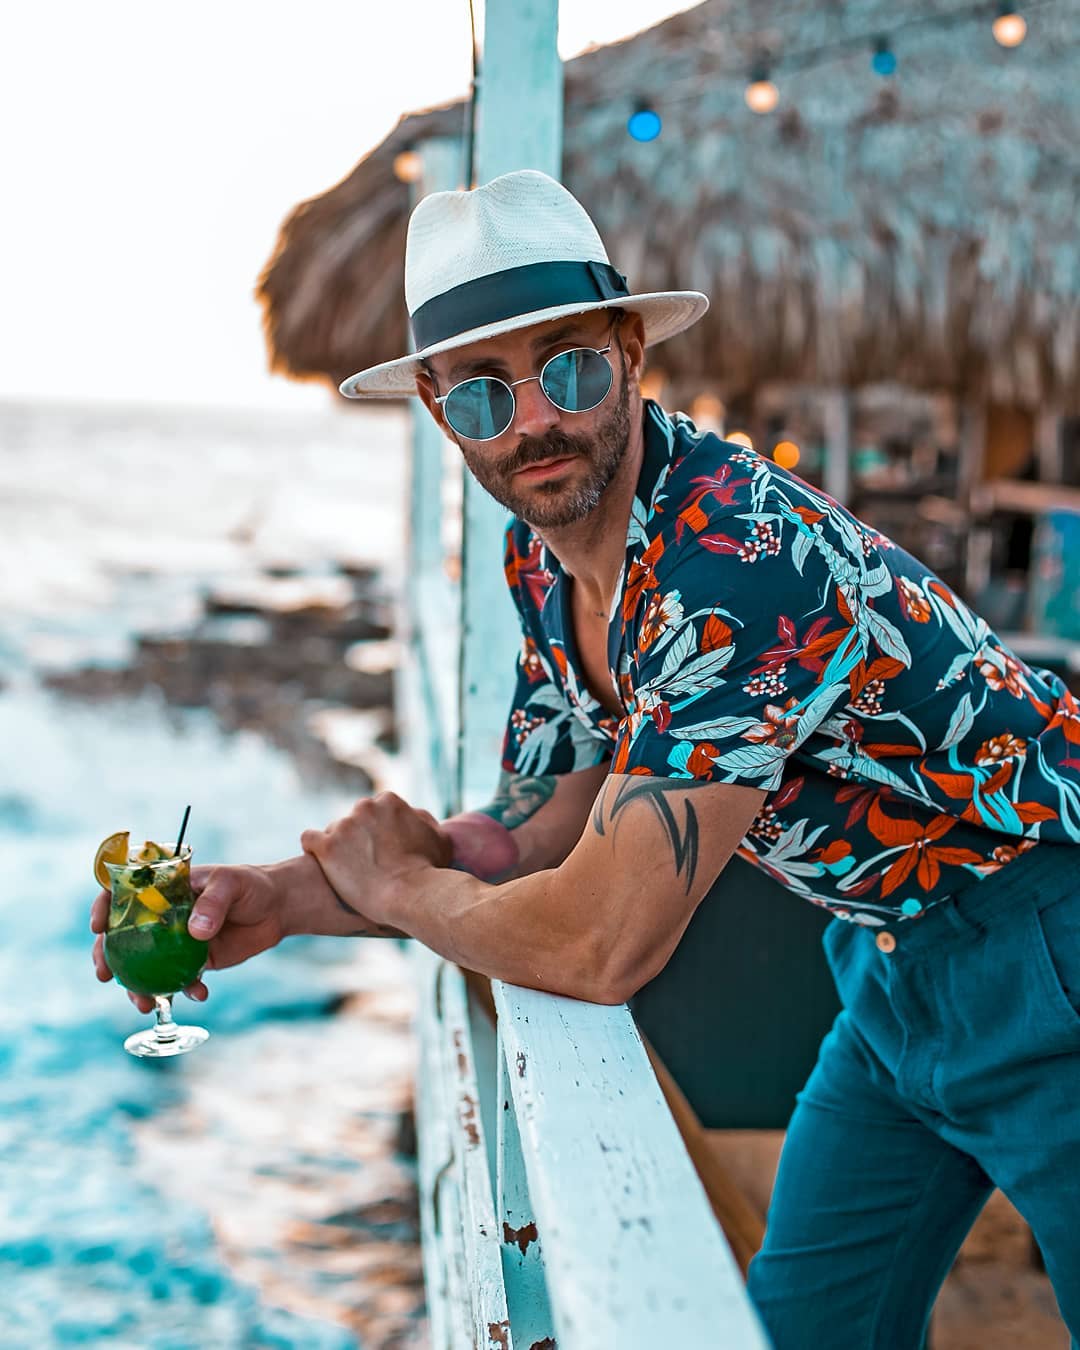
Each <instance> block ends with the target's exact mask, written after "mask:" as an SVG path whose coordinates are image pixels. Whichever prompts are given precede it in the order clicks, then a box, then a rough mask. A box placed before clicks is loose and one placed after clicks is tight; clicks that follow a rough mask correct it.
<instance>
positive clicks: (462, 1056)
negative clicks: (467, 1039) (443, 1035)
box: [454, 1027, 469, 1077]
mask: <svg viewBox="0 0 1080 1350" xmlns="http://www.w3.org/2000/svg"><path fill="white" fill-rule="evenodd" d="M461 1041H462V1031H461V1028H460V1027H455V1028H454V1049H455V1050H456V1051H457V1067H458V1073H459V1074H461V1076H462V1077H464V1076H465V1075H466V1074H467V1073H468V1072H469V1057H468V1056H467V1055H466V1053H465V1051H464V1049H463V1048H462V1044H461Z"/></svg>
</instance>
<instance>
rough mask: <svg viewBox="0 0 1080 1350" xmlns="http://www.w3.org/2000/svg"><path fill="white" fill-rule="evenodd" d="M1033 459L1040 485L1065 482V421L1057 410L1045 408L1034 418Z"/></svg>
mask: <svg viewBox="0 0 1080 1350" xmlns="http://www.w3.org/2000/svg"><path fill="white" fill-rule="evenodd" d="M1035 459H1036V462H1037V464H1038V466H1039V482H1040V483H1063V482H1064V481H1065V419H1064V418H1063V417H1062V415H1061V412H1060V410H1059V409H1057V408H1047V409H1045V410H1044V411H1043V412H1041V413H1040V414H1039V415H1038V417H1037V418H1036V421H1035Z"/></svg>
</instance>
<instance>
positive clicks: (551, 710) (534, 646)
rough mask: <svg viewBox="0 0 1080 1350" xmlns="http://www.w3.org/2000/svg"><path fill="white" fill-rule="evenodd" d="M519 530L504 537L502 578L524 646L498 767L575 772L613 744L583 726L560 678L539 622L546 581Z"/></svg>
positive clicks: (604, 755) (607, 753)
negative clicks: (512, 604) (513, 608)
mask: <svg viewBox="0 0 1080 1350" xmlns="http://www.w3.org/2000/svg"><path fill="white" fill-rule="evenodd" d="M519 528H520V527H519V526H517V525H516V524H515V525H513V526H511V528H510V529H509V530H508V531H507V535H506V560H505V561H506V577H507V582H508V584H509V586H510V594H511V596H512V597H513V600H514V604H515V606H516V608H517V611H518V615H519V617H520V618H521V625H522V642H521V648H520V651H519V652H518V658H517V662H516V664H515V676H514V694H513V698H512V700H511V704H510V715H509V717H508V718H507V723H506V734H505V736H504V737H503V750H502V767H503V769H505V770H506V771H507V772H508V773H520V774H530V775H541V774H564V773H573V772H575V771H576V770H578V769H588V768H591V767H592V766H593V765H595V764H601V763H603V762H604V761H605V760H607V759H610V758H611V753H612V745H611V741H610V740H609V739H608V738H607V737H602V736H599V735H598V734H597V732H596V731H594V730H592V729H591V728H590V727H588V726H586V725H585V724H584V723H583V721H582V719H581V718H580V716H579V715H578V713H577V711H576V710H575V709H574V707H573V705H572V704H571V702H570V700H569V698H568V696H567V694H566V690H565V687H564V685H563V683H562V681H561V679H560V678H559V674H560V672H559V671H558V669H557V667H556V664H555V656H554V653H553V651H552V649H551V646H550V644H548V643H547V642H546V641H545V639H544V634H543V627H542V624H541V622H540V604H541V603H542V602H540V603H538V598H539V597H541V596H542V595H543V594H544V593H545V591H546V584H545V578H544V576H543V573H542V569H541V568H540V566H539V562H538V559H537V557H536V551H535V548H534V547H533V543H532V540H531V539H529V538H524V539H519V538H518V537H517V530H518V529H519ZM547 584H550V578H548V579H547Z"/></svg>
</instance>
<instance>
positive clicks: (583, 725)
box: [93, 172, 1080, 1350]
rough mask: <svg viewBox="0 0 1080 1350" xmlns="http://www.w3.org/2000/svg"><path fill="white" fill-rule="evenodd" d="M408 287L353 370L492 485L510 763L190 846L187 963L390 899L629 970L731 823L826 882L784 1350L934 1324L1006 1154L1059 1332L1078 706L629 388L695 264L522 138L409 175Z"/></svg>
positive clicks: (765, 1295) (554, 987)
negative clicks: (248, 842)
mask: <svg viewBox="0 0 1080 1350" xmlns="http://www.w3.org/2000/svg"><path fill="white" fill-rule="evenodd" d="M406 300H407V303H408V308H409V312H410V317H411V320H412V324H413V329H414V335H415V339H416V346H417V352H416V354H415V355H413V356H408V357H403V358H401V359H400V360H397V361H393V362H388V363H386V364H385V365H382V366H377V367H374V368H373V369H371V370H368V371H361V372H360V373H359V374H357V375H355V376H353V377H352V378H351V379H349V380H347V381H346V382H345V384H344V385H343V386H342V389H343V392H345V393H346V394H349V395H350V396H355V397H364V396H375V397H378V396H400V395H402V394H404V393H413V392H415V393H416V394H418V395H419V397H420V398H421V399H422V400H423V401H424V404H425V406H426V407H427V409H428V411H429V412H430V414H431V416H432V417H433V418H434V419H435V420H436V422H437V423H438V424H439V426H440V428H441V429H442V430H443V431H444V432H445V434H446V435H447V436H449V437H451V438H452V439H453V440H454V441H455V442H456V443H457V445H458V446H459V447H460V449H461V452H462V455H463V456H464V458H465V461H466V464H467V465H468V467H469V469H470V471H471V472H472V473H473V474H474V475H475V476H476V478H477V479H478V481H479V482H480V483H481V484H482V485H483V486H484V487H485V488H486V489H487V490H488V491H489V492H490V493H491V494H492V495H493V496H494V497H496V498H497V499H498V500H499V501H500V502H502V503H503V504H504V505H505V506H506V507H508V508H509V510H510V511H511V512H512V513H513V515H514V520H513V522H512V523H511V526H510V528H509V530H508V533H507V546H506V573H507V580H508V582H509V585H510V588H511V591H512V594H513V597H514V600H515V602H516V604H517V606H518V609H519V611H520V614H521V620H522V629H523V645H522V651H521V655H520V659H519V662H518V671H517V687H516V692H515V695H514V700H513V706H512V709H511V714H510V718H509V723H508V728H507V735H506V743H505V755H504V760H503V775H502V779H501V781H500V785H499V790H498V793H497V796H496V798H495V800H494V801H493V802H492V804H491V805H490V806H489V807H487V808H486V809H485V810H484V811H482V812H471V813H466V814H464V815H461V816H458V817H455V818H454V819H452V820H449V821H446V822H444V823H443V824H442V825H439V824H437V823H436V822H435V821H434V820H433V819H432V817H430V816H429V815H427V814H426V813H424V812H420V811H416V810H413V809H412V808H411V807H409V806H408V805H407V804H406V803H404V802H402V801H401V800H400V799H398V798H396V797H394V796H392V795H389V794H383V795H381V796H378V797H376V798H374V799H371V800H367V801H362V802H358V803H357V805H356V807H355V808H354V809H353V811H352V812H351V813H350V815H349V816H347V817H346V818H345V819H344V820H341V821H338V822H336V823H334V824H332V825H330V826H329V827H327V828H326V829H325V830H308V831H305V833H304V834H303V835H302V836H301V845H302V848H303V850H304V851H303V853H302V854H301V855H300V856H298V857H297V858H294V859H290V860H289V861H287V862H283V863H277V864H273V865H271V866H268V867H248V868H240V867H220V868H213V869H206V870H204V871H203V873H202V875H201V876H199V877H198V878H197V879H196V880H197V884H198V885H199V886H201V888H202V889H201V895H200V898H199V903H198V905H197V907H196V911H195V914H194V915H193V917H192V920H191V928H192V931H193V932H195V933H197V934H198V935H199V936H202V937H209V938H210V940H211V961H210V964H211V966H212V967H214V968H220V967H222V966H227V965H232V964H235V963H236V962H238V961H242V960H244V959H246V958H247V957H249V956H251V955H253V954H254V953H256V952H258V951H261V950H263V949H265V948H266V947H269V946H272V945H273V944H274V943H276V942H277V941H279V940H280V939H281V938H282V937H283V936H286V935H287V934H290V933H299V932H307V933H341V934H385V933H404V934H408V935H410V936H412V937H415V938H418V939H419V940H420V941H422V942H424V943H426V944H427V945H428V946H430V947H432V948H434V950H436V951H437V952H439V953H441V954H442V955H443V956H445V957H447V958H448V959H450V960H453V961H456V962H459V963H460V964H462V965H463V966H466V967H468V968H470V969H473V970H478V971H481V972H483V973H484V974H486V975H489V976H493V977H498V978H500V979H504V980H509V981H512V982H514V983H516V984H522V985H529V986H534V987H537V988H541V989H547V990H551V991H554V992H557V993H563V994H569V995H572V996H575V997H578V998H582V999H589V1000H593V1001H596V1002H604V1003H617V1002H621V1001H623V1000H625V999H626V998H628V997H629V996H630V995H631V994H633V993H634V992H635V991H636V990H637V989H639V988H640V987H641V986H642V985H643V984H645V983H646V982H647V981H648V980H649V979H651V978H652V977H653V976H654V975H655V974H656V973H657V972H658V971H659V970H661V969H662V967H663V966H664V964H665V963H666V962H667V960H668V958H669V957H670V955H671V953H672V951H673V950H674V949H675V947H676V945H677V943H678V942H679V939H680V937H681V935H682V934H683V932H684V930H685V928H686V926H687V924H688V922H689V920H690V917H691V915H692V914H693V912H694V909H695V907H696V906H697V904H698V903H699V902H700V900H701V899H702V898H703V896H704V895H705V894H706V892H707V891H708V890H709V888H710V886H711V885H712V883H713V882H714V880H715V878H716V877H717V875H718V874H719V872H720V871H721V870H722V868H723V867H724V865H725V864H726V862H727V861H728V859H729V858H730V857H731V856H732V854H733V853H734V852H735V851H736V850H738V851H739V852H740V854H741V855H742V856H743V857H745V858H746V859H748V860H749V861H750V862H752V863H754V864H756V865H757V866H760V867H763V868H765V869H766V870H767V871H768V872H769V873H770V874H771V875H773V876H774V877H776V878H777V879H778V880H779V881H781V882H782V883H783V884H784V885H786V886H788V887H790V888H791V889H792V890H794V891H797V892H799V893H801V894H803V895H804V896H806V898H807V899H809V900H810V901H811V902H812V903H815V904H818V905H821V906H824V907H826V908H827V909H829V910H830V911H831V912H832V913H833V914H834V915H835V916H836V919H835V922H833V923H831V924H830V925H829V926H828V929H827V938H826V946H827V949H828V953H829V958H830V963H831V966H832V969H833V972H834V975H835V977H836V980H837V984H838V987H839V990H840V994H841V998H842V1001H843V1003H844V1005H845V1007H844V1011H843V1012H842V1013H841V1015H840V1017H839V1018H838V1020H837V1022H836V1024H835V1027H834V1029H833V1030H832V1032H831V1033H830V1034H829V1036H828V1037H827V1038H826V1041H825V1043H824V1045H823V1047H822V1051H821V1056H820V1059H819V1062H818V1065H817V1067H816V1068H815V1070H814V1072H813V1075H812V1076H811V1079H810V1081H809V1083H808V1084H807V1087H806V1088H805V1090H804V1091H803V1093H802V1094H801V1096H800V1100H799V1104H798V1106H797V1108H796V1111H795V1113H794V1116H793V1118H792V1121H791V1125H790V1128H789V1131H788V1136H787V1142H786V1144H785V1148H784V1154H783V1158H782V1161H781V1166H780V1172H779V1176H778V1180H777V1185H776V1189H775V1192H774V1198H773V1203H772V1205H771V1208H770V1213H769V1224H768V1230H767V1234H766V1239H765V1244H764V1248H763V1250H762V1252H761V1253H760V1254H759V1256H758V1257H757V1258H756V1259H755V1260H754V1262H753V1263H752V1265H751V1269H750V1277H749V1287H750V1291H751V1294H752V1296H753V1297H754V1299H755V1301H756V1303H757V1306H758V1308H759V1309H760V1311H761V1314H762V1317H763V1319H764V1321H765V1323H766V1325H767V1327H768V1329H769V1331H770V1334H771V1335H772V1337H773V1339H774V1341H775V1344H776V1345H777V1347H779V1350H786V1348H787V1347H804V1346H812V1345H813V1346H816V1345H819V1344H828V1345H830V1346H832V1347H838V1346H850V1347H852V1348H853V1350H854V1348H855V1347H858V1350H865V1348H866V1347H869V1346H888V1347H889V1350H901V1348H902V1347H907V1346H911V1347H915V1346H917V1345H919V1344H921V1341H922V1337H923V1334H924V1330H925V1326H926V1322H927V1319H928V1316H929V1309H930V1307H931V1305H932V1303H933V1299H934V1296H935V1294H936V1292H937V1289H938V1287H939V1285H940V1283H941V1281H942V1279H943V1278H944V1276H945V1274H946V1272H947V1270H948V1268H949V1266H950V1264H951V1262H952V1259H953V1257H954V1255H955V1253H956V1251H957V1249H958V1247H959V1245H960V1242H961V1240H962V1238H963V1236H964V1234H965V1233H966V1232H967V1230H968V1228H969V1227H970V1225H971V1223H972V1221H973V1220H974V1218H975V1215H976V1214H977V1212H978V1210H979V1209H980V1207H981V1206H982V1204H983V1203H984V1201H985V1199H986V1197H987V1195H988V1194H989V1192H990V1190H991V1188H992V1186H993V1185H995V1184H996V1185H999V1186H1001V1188H1002V1189H1003V1190H1004V1191H1005V1192H1006V1193H1007V1194H1008V1195H1010V1196H1011V1198H1012V1199H1013V1200H1014V1201H1015V1203H1016V1204H1017V1206H1018V1207H1019V1209H1020V1210H1021V1212H1022V1213H1023V1214H1024V1215H1025V1217H1026V1218H1027V1219H1028V1220H1029V1221H1030V1223H1031V1224H1032V1227H1033V1229H1034V1231H1035V1235H1036V1237H1037V1238H1038V1240H1039V1242H1040V1245H1041V1247H1042V1250H1043V1253H1044V1255H1045V1258H1046V1264H1047V1269H1048V1271H1049V1273H1050V1276H1051V1279H1052V1280H1053V1282H1054V1286H1055V1289H1056V1291H1057V1294H1058V1298H1059V1301H1060V1304H1061V1308H1062V1312H1063V1314H1064V1316H1065V1318H1066V1320H1067V1321H1068V1322H1069V1324H1070V1326H1071V1328H1072V1330H1073V1334H1074V1336H1075V1335H1080V1235H1078V1233H1077V1230H1076V1226H1075V1224H1074V1223H1073V1213H1074V1211H1075V1210H1076V1208H1077V1205H1078V1204H1080V896H1078V895H1077V892H1076V888H1075V886H1074V884H1073V882H1072V879H1071V875H1070V873H1071V869H1072V867H1073V866H1074V862H1075V860H1076V859H1077V858H1080V855H1078V854H1076V853H1073V852H1070V850H1069V849H1068V848H1067V847H1064V845H1067V844H1070V843H1075V842H1077V841H1078V840H1080V778H1078V775H1077V768H1078V767H1080V752H1077V751H1076V750H1075V749H1074V747H1075V746H1076V745H1077V744H1078V743H1080V708H1078V706H1077V704H1076V702H1075V701H1074V700H1073V699H1072V698H1071V697H1070V695H1069V693H1068V692H1067V690H1066V689H1065V687H1064V686H1063V685H1062V683H1061V682H1060V681H1059V680H1058V679H1056V678H1055V677H1054V676H1052V675H1050V674H1048V673H1046V672H1037V671H1033V670H1030V669H1029V668H1028V667H1026V666H1025V665H1024V664H1023V663H1022V662H1020V661H1019V660H1018V659H1017V658H1016V657H1015V656H1014V655H1013V654H1012V653H1011V652H1009V651H1008V650H1007V649H1006V648H1005V647H1004V646H1003V645H1002V644H1001V643H1000V642H999V641H998V639H997V638H996V637H995V635H994V634H993V633H992V632H991V631H990V630H989V628H988V627H987V625H986V624H985V623H983V621H982V620H980V619H979V618H977V617H976V616H975V615H974V614H972V613H971V611H970V610H968V609H967V608H966V607H965V606H964V605H963V604H962V603H961V602H960V600H959V599H958V598H957V597H956V596H955V595H954V594H953V593H952V592H951V591H950V590H949V589H948V588H947V587H946V586H944V585H943V584H942V583H941V582H940V581H938V580H937V579H936V578H935V577H933V576H932V574H931V573H929V572H928V571H927V570H926V568H924V567H923V566H922V565H921V564H920V563H918V562H917V561H916V560H915V559H914V558H912V557H910V556H909V555H907V554H905V553H903V552H902V551H901V550H899V549H897V548H895V547H894V546H893V545H892V544H891V543H890V541H889V540H887V539H885V538H883V537H882V536H881V535H880V534H878V533H877V532H875V531H874V530H872V529H870V528H868V527H867V526H866V525H864V524H862V523H860V522H859V521H858V520H856V519H855V518H854V517H852V516H851V515H850V514H849V513H848V512H846V511H845V510H843V509H842V508H841V507H840V506H838V505H837V504H836V503H835V502H833V501H832V500H831V499H829V498H828V497H826V496H824V495H823V494H822V493H821V492H819V491H817V490H815V489H813V488H811V487H809V486H808V485H807V484H805V483H803V482H802V481H801V480H800V479H798V478H796V477H795V476H794V475H792V474H789V473H786V472H784V471H783V470H780V469H778V468H777V467H775V466H774V465H772V464H771V463H769V462H767V461H766V460H764V459H762V458H760V457H759V456H757V455H756V454H754V453H753V452H752V451H748V450H746V449H743V448H741V447H738V446H734V445H730V444H727V443H725V442H723V441H722V440H720V439H719V438H717V437H716V436H713V435H709V434H702V433H699V432H698V431H697V430H696V429H695V428H694V426H693V425H692V423H690V422H689V420H688V419H686V418H684V417H682V416H681V415H680V414H675V415H669V414H667V413H665V412H664V411H663V410H662V409H661V408H659V407H658V406H657V405H656V404H655V403H652V402H649V401H644V400H643V399H642V397H641V393H640V389H639V380H640V377H641V375H642V371H643V366H644V359H645V349H646V347H647V346H649V345H651V344H653V343H655V342H658V341H661V340H662V339H663V338H664V337H667V336H671V335H672V334H674V333H676V332H679V331H681V330H682V329H684V328H687V327H688V326H689V325H690V324H692V323H693V322H694V320H695V319H696V318H698V317H699V316H700V314H701V313H703V312H704V309H705V307H706V304H707V302H706V300H705V297H704V296H701V295H699V294H697V293H695V292H671V293H664V294H655V293H654V294H649V295H633V294H631V293H630V292H629V290H628V288H627V286H626V283H625V280H624V279H623V278H622V277H621V275H620V274H619V273H617V272H616V271H615V270H614V268H612V267H611V266H610V264H609V262H608V260H607V254H606V252H605V251H604V248H603V245H602V243H601V241H600V239H599V236H598V235H597V233H596V231H595V228H594V227H593V225H592V222H591V221H590V220H589V218H588V216H587V215H586V214H585V212H584V210H583V209H582V207H581V206H580V205H579V204H578V203H577V202H576V201H575V200H574V198H573V197H572V196H570V194H569V193H567V192H566V191H565V190H564V189H563V188H562V187H560V186H559V185H558V184H557V183H555V182H553V181H552V180H551V179H549V178H547V177H546V176H545V175H543V174H539V173H535V172H521V173H515V174H508V175H505V176H504V177H502V178H498V179H496V180H494V181H493V182H492V183H489V184H487V185H486V186H484V187H481V188H478V189H476V190H475V191H473V192H450V193H437V194H433V195H432V196H429V197H427V198H425V199H424V200H423V201H422V202H421V203H420V204H419V205H418V207H417V208H416V211H415V212H414V214H413V217H412V220H411V222H410V228H409V239H408V248H407V254H406ZM451 861H452V862H453V863H454V864H455V866H454V867H448V866H447V864H448V863H450V862H451ZM93 922H94V927H95V928H96V929H97V931H99V932H100V931H101V930H102V929H103V927H104V923H105V900H104V897H99V899H98V901H97V902H96V905H95V911H94V920H93ZM95 954H96V959H97V963H98V973H99V976H100V977H101V978H103V979H107V978H108V971H107V969H106V968H105V966H104V962H103V959H102V956H101V951H100V940H99V943H98V946H97V948H96V953H95ZM192 992H193V993H194V995H195V996H196V997H205V994H206V991H205V986H203V985H202V984H201V983H200V984H199V985H198V986H196V987H195V989H194V990H193V991H192ZM143 1006H145V1004H144V1005H143Z"/></svg>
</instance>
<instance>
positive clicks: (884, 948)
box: [874, 933, 896, 954]
mask: <svg viewBox="0 0 1080 1350" xmlns="http://www.w3.org/2000/svg"><path fill="white" fill-rule="evenodd" d="M874 941H875V942H876V943H877V949H878V951H879V952H885V953H886V954H887V953H889V952H894V951H896V938H894V937H893V935H892V934H891V933H879V934H878V935H877V937H876V938H875V939H874Z"/></svg>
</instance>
